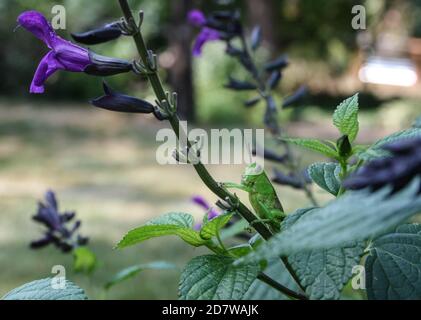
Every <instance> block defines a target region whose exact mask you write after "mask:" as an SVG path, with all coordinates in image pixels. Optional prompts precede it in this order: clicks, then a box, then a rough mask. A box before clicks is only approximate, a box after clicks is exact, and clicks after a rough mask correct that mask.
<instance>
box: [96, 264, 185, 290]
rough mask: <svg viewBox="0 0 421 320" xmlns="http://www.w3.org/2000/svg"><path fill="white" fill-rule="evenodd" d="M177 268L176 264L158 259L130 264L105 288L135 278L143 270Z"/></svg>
mask: <svg viewBox="0 0 421 320" xmlns="http://www.w3.org/2000/svg"><path fill="white" fill-rule="evenodd" d="M176 268H177V267H176V266H175V265H174V264H172V263H169V262H165V261H156V262H151V263H147V264H139V265H134V266H130V267H127V268H124V269H122V270H120V271H119V272H118V273H116V274H115V275H114V277H112V279H111V280H110V281H108V282H107V283H106V284H105V286H104V288H105V289H107V290H108V289H110V288H111V287H113V286H115V285H116V284H119V283H121V282H123V281H125V280H128V279H131V278H134V277H135V276H136V275H138V274H139V272H141V271H143V270H169V269H176Z"/></svg>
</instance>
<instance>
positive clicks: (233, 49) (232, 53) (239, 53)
mask: <svg viewBox="0 0 421 320" xmlns="http://www.w3.org/2000/svg"><path fill="white" fill-rule="evenodd" d="M225 52H226V53H227V54H228V55H230V56H231V57H240V56H242V55H244V51H243V50H240V49H238V48H236V47H234V46H233V45H232V44H231V43H230V42H228V44H227V48H226V50H225Z"/></svg>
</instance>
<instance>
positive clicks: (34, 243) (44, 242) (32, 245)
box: [29, 234, 53, 249]
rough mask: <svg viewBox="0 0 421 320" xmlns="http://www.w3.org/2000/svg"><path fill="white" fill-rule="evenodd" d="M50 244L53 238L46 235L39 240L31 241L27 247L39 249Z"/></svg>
mask: <svg viewBox="0 0 421 320" xmlns="http://www.w3.org/2000/svg"><path fill="white" fill-rule="evenodd" d="M52 242H53V238H52V237H51V235H50V234H47V235H45V236H44V237H43V238H41V239H39V240H35V241H32V242H31V243H30V245H29V246H30V248H31V249H41V248H44V247H46V246H48V245H49V244H50V243H52Z"/></svg>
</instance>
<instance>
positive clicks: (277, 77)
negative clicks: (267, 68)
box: [268, 70, 282, 90]
mask: <svg viewBox="0 0 421 320" xmlns="http://www.w3.org/2000/svg"><path fill="white" fill-rule="evenodd" d="M281 79H282V73H281V71H279V70H276V71H273V72H272V74H271V75H270V78H269V80H268V87H269V88H270V89H271V90H272V89H275V87H277V86H278V84H279V81H281Z"/></svg>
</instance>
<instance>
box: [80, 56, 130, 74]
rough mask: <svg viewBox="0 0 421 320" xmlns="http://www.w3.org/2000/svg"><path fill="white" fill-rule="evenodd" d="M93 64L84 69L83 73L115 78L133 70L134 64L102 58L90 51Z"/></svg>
mask: <svg viewBox="0 0 421 320" xmlns="http://www.w3.org/2000/svg"><path fill="white" fill-rule="evenodd" d="M89 59H90V61H91V63H90V64H89V65H87V66H86V68H85V69H83V72H85V73H87V74H90V75H93V76H100V77H106V76H113V75H116V74H119V73H125V72H129V71H131V70H132V64H131V63H130V62H128V61H126V60H122V59H117V58H110V57H106V56H101V55H99V54H96V53H94V52H92V51H89Z"/></svg>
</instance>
